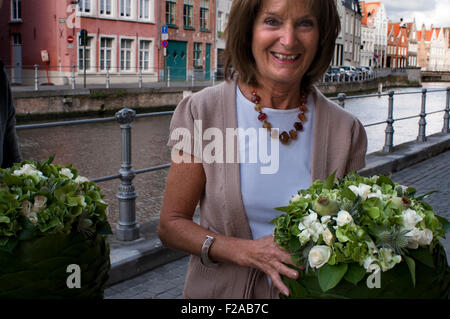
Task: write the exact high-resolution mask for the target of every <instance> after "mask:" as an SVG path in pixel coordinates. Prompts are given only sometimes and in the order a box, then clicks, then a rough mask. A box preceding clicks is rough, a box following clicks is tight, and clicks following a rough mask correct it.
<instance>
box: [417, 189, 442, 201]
mask: <svg viewBox="0 0 450 319" xmlns="http://www.w3.org/2000/svg"><path fill="white" fill-rule="evenodd" d="M434 193H439V191H431V192H428V193H426V194H423V195H419V196H417V197H415V198H414V199H415V200H418V201H421V200H423V199H425V198H427V197H428V196H430V195H431V194H434Z"/></svg>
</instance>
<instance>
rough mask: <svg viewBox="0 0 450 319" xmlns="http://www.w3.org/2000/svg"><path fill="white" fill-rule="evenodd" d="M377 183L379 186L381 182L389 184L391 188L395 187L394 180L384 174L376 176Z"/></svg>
mask: <svg viewBox="0 0 450 319" xmlns="http://www.w3.org/2000/svg"><path fill="white" fill-rule="evenodd" d="M377 184H378V185H380V186H381V185H382V184H388V185H391V186H392V187H393V188H394V187H395V184H394V182H393V181H392V180H391V179H390V178H388V177H386V176H384V175H380V176H378V179H377Z"/></svg>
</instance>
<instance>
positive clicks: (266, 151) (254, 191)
mask: <svg viewBox="0 0 450 319" xmlns="http://www.w3.org/2000/svg"><path fill="white" fill-rule="evenodd" d="M236 107H237V123H238V128H239V131H238V141H239V159H240V174H241V193H242V201H243V204H244V208H245V211H246V213H247V218H248V222H249V224H250V229H251V231H252V234H253V239H257V238H260V237H263V236H267V235H270V234H272V231H273V225H271V224H269V223H270V221H271V220H272V219H274V218H275V217H277V216H279V215H281V214H282V212H280V211H277V210H275V209H274V208H275V207H281V206H287V205H288V204H289V200H290V199H291V197H292V196H293V195H295V194H297V192H298V191H299V190H300V189H306V188H308V187H309V186H310V185H311V166H312V152H313V129H314V128H313V126H314V115H315V103H314V98H313V96H312V94H310V95H309V96H308V102H307V108H308V112H307V113H306V117H307V121H306V122H305V123H303V126H304V130H303V131H301V132H297V133H298V139H297V140H293V141H290V143H289V144H288V145H283V144H282V143H281V142H279V139H272V138H271V137H270V134H269V132H268V131H267V130H266V129H262V122H260V121H259V120H258V112H257V111H255V109H254V107H255V104H254V103H252V102H250V101H249V100H247V99H246V98H245V97H244V95H243V94H242V92H241V91H240V89H239V86H238V87H237V88H236ZM263 112H264V113H266V114H267V121H268V122H270V123H271V124H272V127H273V128H278V130H279V132H282V131H286V132H289V131H290V130H291V129H293V128H294V123H295V122H298V121H299V120H298V118H297V114H298V108H295V109H290V110H277V109H270V108H265V109H264V111H263ZM260 128H261V130H260ZM255 134H256V136H255ZM255 141H257V143H256V142H255Z"/></svg>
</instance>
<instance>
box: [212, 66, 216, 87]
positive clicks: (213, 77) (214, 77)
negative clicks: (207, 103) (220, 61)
mask: <svg viewBox="0 0 450 319" xmlns="http://www.w3.org/2000/svg"><path fill="white" fill-rule="evenodd" d="M215 84H216V69H213V74H212V85H213V86H214V85H215Z"/></svg>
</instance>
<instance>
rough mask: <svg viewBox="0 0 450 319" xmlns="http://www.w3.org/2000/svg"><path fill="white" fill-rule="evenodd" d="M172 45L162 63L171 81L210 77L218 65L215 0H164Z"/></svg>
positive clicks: (164, 19)
mask: <svg viewBox="0 0 450 319" xmlns="http://www.w3.org/2000/svg"><path fill="white" fill-rule="evenodd" d="M161 3H163V4H164V5H161V8H160V12H161V25H162V26H167V34H168V46H167V48H166V50H161V51H160V56H159V57H160V58H159V59H160V61H162V63H160V66H161V67H162V68H164V75H165V77H167V76H170V79H171V80H181V81H183V80H188V81H189V80H191V79H192V77H194V78H195V79H197V80H201V79H210V78H211V75H212V72H213V71H214V70H213V67H212V66H214V65H215V54H214V52H215V50H214V41H215V36H214V35H215V5H216V1H215V0H161Z"/></svg>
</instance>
